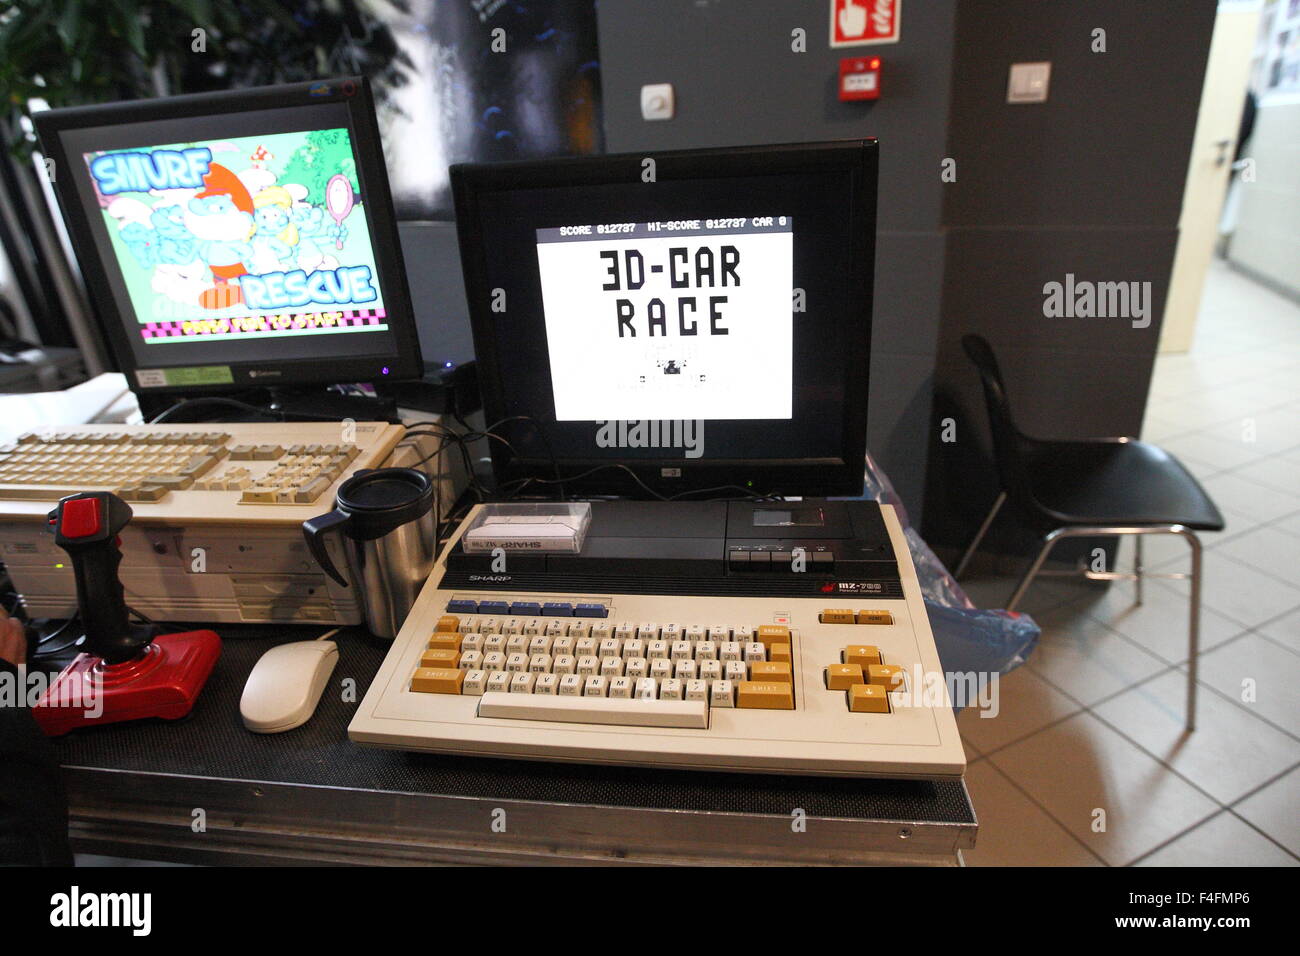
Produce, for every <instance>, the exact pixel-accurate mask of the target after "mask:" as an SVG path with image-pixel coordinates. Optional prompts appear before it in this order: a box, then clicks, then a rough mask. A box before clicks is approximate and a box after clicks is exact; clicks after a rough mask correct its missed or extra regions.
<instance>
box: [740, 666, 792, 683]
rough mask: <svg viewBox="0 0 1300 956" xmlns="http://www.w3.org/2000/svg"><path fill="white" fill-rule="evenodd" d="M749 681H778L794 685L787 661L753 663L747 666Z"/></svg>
mask: <svg viewBox="0 0 1300 956" xmlns="http://www.w3.org/2000/svg"><path fill="white" fill-rule="evenodd" d="M749 679H750V680H759V681H767V680H779V681H785V682H786V683H787V684H793V683H794V674H793V673H792V672H791V670H790V662H789V661H754V663H752V664H750V665H749Z"/></svg>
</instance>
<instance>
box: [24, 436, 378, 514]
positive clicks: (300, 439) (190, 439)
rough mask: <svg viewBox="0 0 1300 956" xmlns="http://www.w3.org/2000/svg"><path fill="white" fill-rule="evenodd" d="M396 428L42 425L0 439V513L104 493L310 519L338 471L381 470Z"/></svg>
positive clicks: (202, 510)
mask: <svg viewBox="0 0 1300 956" xmlns="http://www.w3.org/2000/svg"><path fill="white" fill-rule="evenodd" d="M402 434H403V430H402V428H401V426H399V425H390V424H386V423H383V422H344V423H340V422H308V423H303V422H271V423H265V424H262V423H258V424H230V425H81V426H77V427H76V428H75V429H54V428H48V429H41V430H38V431H34V432H29V433H28V434H26V435H23V436H21V437H20V438H19V439H18V440H17V441H15V442H12V443H9V444H6V445H0V510H3V511H6V512H8V511H11V510H14V509H12V508H11V506H9V505H8V504H7V502H10V501H12V502H24V501H29V502H33V503H37V502H40V503H42V504H39V505H37V504H34V506H33V507H34V510H35V511H41V512H43V511H46V510H48V504H46V503H48V502H51V501H57V500H58V499H59V498H62V497H63V496H65V495H70V494H75V493H77V492H80V491H111V492H113V493H115V494H117V495H119V496H120V497H121V498H123V499H125V500H126V501H129V502H131V503H132V505H133V507H134V506H136V505H140V504H145V505H155V504H156V505H157V506H159V507H157V508H154V509H150V511H151V512H155V513H175V514H177V515H181V514H189V513H195V512H197V513H199V514H203V515H206V516H208V517H221V516H226V517H229V518H232V519H242V518H246V517H248V515H249V509H248V508H247V507H246V506H258V507H257V508H254V509H252V510H253V511H256V510H261V509H262V508H264V507H265V506H268V505H278V506H285V505H289V506H299V509H298V510H303V517H310V516H311V515H310V514H307V513H306V512H308V511H310V512H312V513H315V512H318V511H319V510H320V506H321V504H323V503H325V502H327V501H329V500H330V499H329V497H328V496H327V495H326V492H328V491H330V490H331V489H332V488H333V487H334V486H335V485H336V484H337V483H338V482H339V481H340V480H341V479H342V478H343V477H345V476H346V475H349V474H351V473H352V472H354V471H356V470H358V469H360V468H376V467H380V466H381V465H382V464H383V463H384V461H385V460H386V459H387V458H388V455H389V453H390V452H391V451H392V450H393V447H394V446H395V445H396V444H397V442H398V441H399V440H400V439H401V437H402ZM18 510H32V509H18Z"/></svg>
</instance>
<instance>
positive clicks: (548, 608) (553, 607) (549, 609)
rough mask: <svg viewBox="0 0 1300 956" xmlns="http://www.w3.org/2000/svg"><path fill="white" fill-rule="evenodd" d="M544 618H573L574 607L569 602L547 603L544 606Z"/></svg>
mask: <svg viewBox="0 0 1300 956" xmlns="http://www.w3.org/2000/svg"><path fill="white" fill-rule="evenodd" d="M542 616H543V617H573V605H572V604H570V603H569V602H568V601H547V602H546V603H545V604H543V605H542Z"/></svg>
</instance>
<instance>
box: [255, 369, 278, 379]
mask: <svg viewBox="0 0 1300 956" xmlns="http://www.w3.org/2000/svg"><path fill="white" fill-rule="evenodd" d="M283 374H284V373H283V372H281V371H280V370H279V369H268V370H266V371H258V370H257V369H252V370H251V371H250V372H249V373H248V377H249V378H279V377H280V376H281V375H283Z"/></svg>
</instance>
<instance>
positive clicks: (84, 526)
mask: <svg viewBox="0 0 1300 956" xmlns="http://www.w3.org/2000/svg"><path fill="white" fill-rule="evenodd" d="M100 528H101V523H100V517H99V499H98V498H74V499H73V500H72V501H65V502H64V503H63V522H62V527H61V528H60V531H62V533H63V536H64V537H65V538H89V537H90V536H91V535H95V534H99V531H100Z"/></svg>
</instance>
